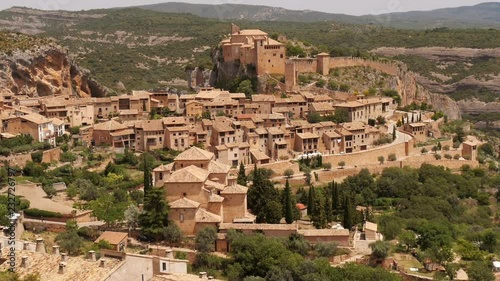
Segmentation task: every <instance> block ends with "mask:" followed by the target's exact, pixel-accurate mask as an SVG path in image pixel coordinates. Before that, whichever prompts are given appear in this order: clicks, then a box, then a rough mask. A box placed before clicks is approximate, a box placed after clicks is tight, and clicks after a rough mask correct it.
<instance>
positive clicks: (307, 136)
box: [297, 133, 319, 139]
mask: <svg viewBox="0 0 500 281" xmlns="http://www.w3.org/2000/svg"><path fill="white" fill-rule="evenodd" d="M297 136H298V137H299V138H301V139H319V136H318V135H316V134H313V133H302V134H300V133H299V134H297Z"/></svg>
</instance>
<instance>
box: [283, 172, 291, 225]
mask: <svg viewBox="0 0 500 281" xmlns="http://www.w3.org/2000/svg"><path fill="white" fill-rule="evenodd" d="M284 206H285V221H286V223H288V224H291V223H292V222H293V203H292V190H291V188H290V184H289V183H288V179H287V180H286V183H285V205H284Z"/></svg>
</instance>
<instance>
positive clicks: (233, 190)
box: [220, 184, 248, 195]
mask: <svg viewBox="0 0 500 281" xmlns="http://www.w3.org/2000/svg"><path fill="white" fill-rule="evenodd" d="M247 192H248V187H246V186H243V185H239V184H235V185H230V186H228V187H226V189H224V190H223V191H221V193H220V194H223V195H224V194H247Z"/></svg>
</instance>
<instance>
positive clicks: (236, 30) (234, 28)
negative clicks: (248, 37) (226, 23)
mask: <svg viewBox="0 0 500 281" xmlns="http://www.w3.org/2000/svg"><path fill="white" fill-rule="evenodd" d="M240 30H241V29H240V27H239V26H237V25H236V24H234V23H231V34H235V33H238V32H239V31H240Z"/></svg>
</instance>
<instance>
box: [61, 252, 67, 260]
mask: <svg viewBox="0 0 500 281" xmlns="http://www.w3.org/2000/svg"><path fill="white" fill-rule="evenodd" d="M61 262H68V254H67V253H62V254H61Z"/></svg>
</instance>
